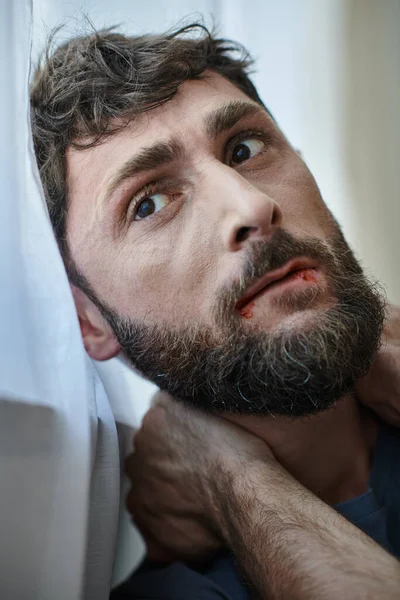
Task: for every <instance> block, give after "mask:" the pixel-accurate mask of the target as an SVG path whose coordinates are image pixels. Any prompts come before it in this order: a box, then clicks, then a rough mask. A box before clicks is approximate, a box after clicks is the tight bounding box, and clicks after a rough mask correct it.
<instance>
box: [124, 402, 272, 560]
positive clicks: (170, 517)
mask: <svg viewBox="0 0 400 600" xmlns="http://www.w3.org/2000/svg"><path fill="white" fill-rule="evenodd" d="M134 443H135V452H134V453H133V454H132V455H131V456H130V457H129V458H128V460H127V462H126V473H127V475H128V477H129V478H130V480H131V482H132V488H131V491H130V493H129V495H128V498H127V507H128V510H129V512H131V514H132V515H133V518H134V520H135V523H136V524H137V526H138V527H139V529H140V530H141V531H142V533H143V535H144V538H145V540H146V542H147V545H148V551H149V558H150V559H152V560H161V561H163V560H165V561H171V560H174V559H179V558H184V559H185V561H188V560H191V559H192V560H199V559H200V560H201V559H203V558H205V557H207V558H209V557H211V556H212V555H213V554H214V553H215V552H216V551H217V550H218V549H219V548H220V547H221V546H222V545H223V537H224V535H223V532H222V530H221V522H222V521H223V519H221V514H220V513H221V510H222V508H221V503H220V502H219V499H220V497H221V501H222V500H223V497H224V496H225V495H226V493H227V490H226V488H225V487H224V486H226V485H227V484H226V483H225V482H226V481H228V480H229V477H230V476H231V475H232V474H233V473H235V474H237V473H238V472H240V471H247V470H248V469H249V468H250V464H258V463H259V461H263V463H265V462H266V461H267V462H268V461H273V462H275V460H274V459H273V457H272V454H271V452H270V450H269V449H268V447H267V445H266V444H265V443H264V442H262V441H261V440H260V439H258V438H256V437H255V436H253V435H251V434H250V433H248V432H247V431H245V430H243V429H241V428H240V427H238V426H236V425H233V424H232V423H229V422H228V421H225V420H223V419H221V418H217V417H213V416H210V415H205V414H203V413H200V412H198V411H195V410H193V409H189V408H187V407H185V406H183V405H182V404H181V403H179V404H178V403H177V402H176V401H174V400H173V399H171V397H170V396H168V395H167V394H165V393H162V392H159V393H158V394H157V395H156V404H155V405H154V406H153V407H152V408H151V409H150V411H149V412H148V413H147V414H146V415H145V417H144V420H143V424H142V427H141V429H140V430H139V431H138V433H137V434H136V436H135V441H134Z"/></svg>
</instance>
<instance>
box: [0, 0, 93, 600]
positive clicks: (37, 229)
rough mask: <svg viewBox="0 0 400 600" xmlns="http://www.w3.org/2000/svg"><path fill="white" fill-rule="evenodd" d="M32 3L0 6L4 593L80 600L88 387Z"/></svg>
mask: <svg viewBox="0 0 400 600" xmlns="http://www.w3.org/2000/svg"><path fill="white" fill-rule="evenodd" d="M30 33H31V3H30V1H29V0H8V1H7V0H6V2H4V1H3V3H2V4H1V5H0V57H1V58H0V61H1V63H0V64H1V69H0V79H1V83H0V87H1V90H2V92H1V95H0V123H1V126H0V129H1V132H2V133H1V136H0V195H1V202H0V244H1V251H0V289H1V294H0V306H1V310H0V344H1V345H0V480H1V494H0V595H1V597H2V598H7V599H14V598H15V599H18V600H19V599H21V600H24V599H27V600H28V598H29V599H30V600H31V599H32V598H40V599H41V600H54V598H62V599H65V600H75V599H78V598H79V597H80V594H81V587H82V581H83V570H84V564H85V552H86V549H85V538H86V523H87V508H88V491H89V488H88V481H89V480H90V468H91V465H90V460H91V439H90V428H89V414H90V402H91V399H92V398H91V397H93V384H91V382H90V381H89V379H88V374H87V371H86V367H85V357H84V353H83V348H82V343H81V341H80V336H79V329H78V323H77V319H76V316H75V311H74V306H73V302H72V298H71V294H70V293H69V287H68V282H67V278H66V275H65V272H64V269H63V265H62V262H61V260H60V257H59V254H58V251H57V247H56V243H55V240H54V238H53V235H52V231H51V227H50V223H49V221H48V218H47V214H46V210H45V205H44V202H43V200H42V196H41V193H40V186H39V184H38V178H37V173H36V169H35V168H34V167H33V164H34V163H33V161H32V148H31V144H30V137H29V122H28V74H29V73H28V69H29V51H30Z"/></svg>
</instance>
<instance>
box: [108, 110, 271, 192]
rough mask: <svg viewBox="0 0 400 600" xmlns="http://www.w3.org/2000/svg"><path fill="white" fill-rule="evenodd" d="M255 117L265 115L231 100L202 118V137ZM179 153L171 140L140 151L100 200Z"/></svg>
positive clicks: (223, 130)
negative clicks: (204, 133)
mask: <svg viewBox="0 0 400 600" xmlns="http://www.w3.org/2000/svg"><path fill="white" fill-rule="evenodd" d="M258 114H266V111H265V109H264V108H263V107H262V106H260V105H258V104H255V103H254V102H246V101H244V100H232V101H230V102H227V103H226V104H223V105H222V106H219V107H218V108H216V109H215V110H213V111H211V112H210V113H209V114H207V115H206V117H205V119H204V125H205V131H206V134H207V136H208V137H209V138H210V139H214V138H216V137H218V136H219V135H221V134H222V133H224V132H225V131H228V130H229V129H232V127H234V126H235V125H236V123H238V122H239V121H241V120H242V119H245V118H250V117H253V116H255V115H258ZM183 153H184V150H183V147H182V145H181V144H180V143H179V142H178V141H177V140H175V139H171V140H167V141H165V142H160V143H158V144H155V145H153V146H149V147H148V148H143V149H142V150H140V151H139V152H138V153H137V154H136V155H135V156H132V157H131V158H129V159H128V160H127V161H126V162H125V163H124V164H123V165H122V167H121V168H120V169H118V170H117V171H116V172H115V173H114V175H113V176H112V178H111V179H110V181H109V182H108V184H107V186H106V189H105V192H104V194H102V196H103V199H104V200H107V199H108V198H110V197H111V196H112V194H113V193H114V192H115V191H116V190H117V189H118V188H119V187H120V186H121V184H122V183H123V182H124V181H126V180H127V179H131V178H133V177H135V176H137V175H139V174H141V173H143V172H146V171H152V170H154V169H157V168H160V167H163V166H166V165H168V164H170V163H172V162H174V161H177V160H179V159H180V158H182V156H183Z"/></svg>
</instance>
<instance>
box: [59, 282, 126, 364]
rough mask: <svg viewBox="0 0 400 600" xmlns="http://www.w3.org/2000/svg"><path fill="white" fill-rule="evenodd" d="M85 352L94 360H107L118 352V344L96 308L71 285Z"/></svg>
mask: <svg viewBox="0 0 400 600" xmlns="http://www.w3.org/2000/svg"><path fill="white" fill-rule="evenodd" d="M71 290H72V295H73V297H74V300H75V306H76V310H77V313H78V318H79V325H80V327H81V333H82V338H83V344H84V346H85V350H86V352H87V353H88V354H89V356H90V357H91V358H93V359H94V360H108V359H109V358H113V357H114V356H116V355H117V354H118V353H119V351H120V346H119V343H118V341H117V339H116V337H115V335H114V332H113V331H112V329H111V327H110V326H109V324H108V323H107V322H106V320H105V319H104V317H103V315H102V314H101V312H100V310H99V309H98V308H97V306H96V305H95V304H94V303H93V302H92V301H91V300H90V299H89V298H88V297H87V296H86V294H85V293H84V292H83V291H82V290H80V289H79V288H77V287H76V286H74V285H71Z"/></svg>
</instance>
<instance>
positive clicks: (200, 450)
mask: <svg viewBox="0 0 400 600" xmlns="http://www.w3.org/2000/svg"><path fill="white" fill-rule="evenodd" d="M160 397H161V403H160V404H159V405H158V406H156V407H154V408H152V409H151V411H150V412H149V413H148V414H147V416H146V417H145V420H144V423H143V428H142V429H141V430H140V432H139V433H138V435H137V437H136V440H135V447H136V451H135V453H134V454H133V455H132V456H131V458H130V459H129V461H128V463H127V472H128V475H129V476H130V478H131V479H132V492H131V493H130V494H129V497H128V508H129V510H130V511H131V512H132V514H133V515H134V517H135V520H136V522H137V524H138V525H139V527H140V528H141V529H142V530H143V531H144V533H145V537H148V538H150V539H151V540H153V547H154V541H156V542H157V544H158V546H159V547H160V548H162V549H164V551H165V550H167V551H168V553H169V558H170V559H172V557H176V558H181V559H184V560H185V561H186V562H188V561H190V560H198V559H201V558H202V555H203V554H206V555H208V556H209V555H210V554H212V552H213V551H214V550H215V549H216V548H217V547H218V546H219V545H221V544H224V545H226V546H228V547H229V549H230V550H231V551H232V553H233V554H234V555H235V557H236V558H237V560H238V562H239V565H240V567H241V569H242V571H243V572H244V573H245V574H246V576H247V577H248V579H249V581H250V582H251V584H252V585H253V587H254V588H255V590H256V591H257V592H258V594H259V595H260V596H261V598H262V599H267V598H268V599H270V598H290V599H291V600H303V599H304V600H314V599H315V600H321V599H322V600H323V599H331V598H332V599H335V600H337V598H345V597H351V596H352V597H354V593H355V591H356V593H357V597H359V598H375V597H379V598H387V599H389V598H398V597H399V589H400V565H399V563H398V562H397V560H396V559H394V558H393V557H392V556H391V555H389V554H388V553H387V552H386V551H385V550H383V549H382V548H381V547H379V546H378V545H377V544H375V542H373V541H372V540H370V539H369V538H368V537H367V536H366V535H365V534H363V533H362V532H361V531H359V530H358V529H357V528H356V527H354V526H353V525H352V524H351V523H349V522H347V521H346V520H345V519H344V518H343V517H341V516H340V515H339V514H337V513H336V512H335V511H334V510H333V509H332V508H330V507H329V506H327V505H326V504H324V503H323V502H322V501H320V500H319V499H318V498H317V497H315V496H314V495H313V494H311V493H310V492H308V491H307V490H306V489H305V488H303V487H302V486H301V485H300V484H299V483H297V482H296V481H295V480H294V479H293V478H292V477H291V476H290V475H289V474H288V473H287V472H286V471H285V470H284V469H283V468H282V467H281V466H280V465H279V464H278V463H277V461H276V460H275V459H274V457H273V455H272V454H271V452H270V451H269V449H268V447H267V446H266V444H264V443H263V442H262V441H261V440H259V439H258V438H256V437H255V436H253V435H251V434H249V433H248V432H247V431H244V430H243V429H241V428H239V427H237V426H235V425H233V424H231V423H228V422H226V421H224V420H222V419H218V418H215V417H211V416H208V415H203V414H200V413H197V412H194V411H192V410H189V409H186V408H185V407H184V406H182V405H178V404H177V403H175V402H174V401H171V400H170V399H168V397H165V395H161V396H160ZM164 558H165V556H164Z"/></svg>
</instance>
